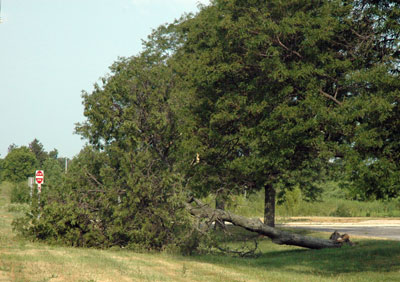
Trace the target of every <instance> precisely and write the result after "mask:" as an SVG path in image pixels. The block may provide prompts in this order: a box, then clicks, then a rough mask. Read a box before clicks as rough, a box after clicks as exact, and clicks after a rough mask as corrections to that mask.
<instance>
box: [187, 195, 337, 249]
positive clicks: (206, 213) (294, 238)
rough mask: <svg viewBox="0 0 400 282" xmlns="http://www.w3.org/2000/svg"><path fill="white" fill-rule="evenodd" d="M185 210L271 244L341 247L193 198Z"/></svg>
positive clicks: (333, 242)
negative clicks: (243, 230)
mask: <svg viewBox="0 0 400 282" xmlns="http://www.w3.org/2000/svg"><path fill="white" fill-rule="evenodd" d="M193 203H195V205H193ZM186 208H187V210H188V211H189V212H190V213H191V214H192V215H193V216H196V217H200V218H208V219H211V220H224V221H227V222H230V223H232V224H233V225H236V226H240V227H243V228H245V229H247V230H249V231H252V232H257V233H259V234H261V235H264V236H267V237H269V238H271V239H272V242H274V243H276V244H279V245H293V246H299V247H304V248H309V249H323V248H338V247H341V246H342V243H340V242H337V241H333V240H328V239H319V238H314V237H310V236H302V235H299V234H294V233H290V232H285V231H281V230H278V229H276V228H273V227H270V226H268V225H266V224H264V223H262V222H261V220H259V219H251V218H247V217H244V216H240V215H235V214H232V213H230V212H227V211H223V210H219V209H212V208H210V207H209V206H208V205H205V204H203V203H202V202H201V201H199V200H197V199H194V198H192V199H190V201H188V203H186Z"/></svg>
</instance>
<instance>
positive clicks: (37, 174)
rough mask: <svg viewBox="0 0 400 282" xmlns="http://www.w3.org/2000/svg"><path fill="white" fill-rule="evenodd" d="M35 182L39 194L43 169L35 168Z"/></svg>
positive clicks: (42, 179) (42, 181)
mask: <svg viewBox="0 0 400 282" xmlns="http://www.w3.org/2000/svg"><path fill="white" fill-rule="evenodd" d="M35 182H36V184H37V186H38V193H39V194H40V193H41V192H42V184H43V183H44V171H43V170H37V171H36V172H35Z"/></svg>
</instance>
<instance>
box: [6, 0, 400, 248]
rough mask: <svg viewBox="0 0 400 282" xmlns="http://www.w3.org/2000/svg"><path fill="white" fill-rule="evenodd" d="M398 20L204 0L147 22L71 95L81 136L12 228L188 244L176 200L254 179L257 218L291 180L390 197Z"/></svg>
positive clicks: (151, 244) (194, 234) (394, 175)
mask: <svg viewBox="0 0 400 282" xmlns="http://www.w3.org/2000/svg"><path fill="white" fill-rule="evenodd" d="M399 18H400V4H399V3H398V1H386V0H385V1H373V0H351V1H344V0H340V1H339V0H333V1H332V0H330V1H325V0H323V1H305V0H290V1H278V0H272V1H260V0H252V1H242V0H224V1H222V0H214V1H211V4H210V5H209V6H203V7H201V9H200V12H199V13H198V14H195V15H191V14H189V15H185V16H183V17H182V18H181V19H179V20H176V21H175V22H174V23H172V24H167V25H163V26H160V27H159V28H158V29H156V30H154V31H153V33H152V34H151V35H149V37H148V39H147V41H145V42H144V48H143V51H142V52H141V53H139V54H138V55H135V56H132V57H129V58H121V59H119V60H118V61H117V62H115V63H114V64H113V65H112V66H111V67H110V71H111V73H110V74H109V75H108V76H106V77H104V78H102V80H101V82H99V83H96V84H95V86H94V90H93V91H92V92H91V93H87V92H84V94H83V104H84V107H85V109H84V115H85V117H86V121H85V122H83V123H80V124H78V125H77V127H76V132H77V133H78V134H80V135H81V136H82V137H84V138H85V139H86V140H87V141H88V142H89V144H90V145H89V146H87V147H85V148H84V149H83V150H82V151H81V153H80V154H79V155H78V156H77V157H76V158H75V159H74V160H73V161H72V163H71V169H70V171H69V172H68V174H67V175H66V177H65V180H64V181H63V182H62V183H61V184H60V185H59V186H58V187H57V188H56V189H53V190H51V191H50V192H49V194H48V195H47V198H46V199H44V200H43V203H42V204H41V206H39V207H35V209H36V210H34V212H32V213H31V217H27V218H25V221H24V220H20V221H19V222H18V224H16V226H17V227H18V229H19V230H20V231H21V232H23V233H24V234H26V235H30V236H34V237H36V238H39V239H45V240H52V241H57V242H63V243H66V244H71V245H76V246H95V247H109V246H115V245H117V246H124V247H131V248H144V249H157V250H160V249H163V248H165V247H166V246H175V247H177V248H181V249H182V250H183V251H185V252H190V251H191V250H194V249H195V248H196V247H197V245H198V244H199V240H198V238H199V237H201V236H200V233H199V231H197V230H196V228H195V227H194V226H195V224H194V222H193V221H194V220H195V219H194V218H192V217H191V216H190V215H189V214H188V212H187V211H186V210H185V209H184V206H185V202H186V201H187V199H188V198H190V197H204V196H207V195H209V194H213V195H215V196H216V197H217V199H218V200H219V201H220V202H222V203H223V202H224V200H225V199H227V198H229V197H230V196H231V195H234V194H240V193H244V192H246V193H253V192H256V191H260V190H262V189H263V190H264V191H265V214H264V221H265V223H267V224H268V225H269V226H274V218H275V202H276V198H277V197H280V196H282V195H284V193H285V191H287V190H292V189H293V188H294V187H300V188H301V189H302V190H303V191H302V192H303V194H304V195H305V196H306V197H307V199H308V200H313V199H314V198H315V197H316V194H317V193H318V190H317V188H316V187H315V185H314V184H315V183H316V181H321V179H324V178H328V177H329V178H331V177H336V178H337V179H340V180H341V182H342V184H343V186H347V188H348V189H350V191H352V193H353V195H354V198H355V199H361V200H368V199H388V198H392V197H397V196H398V195H399V188H400V181H399V180H400V168H399V161H400V159H399V158H400V155H399V152H400V145H399V144H400V143H399V140H400V134H399V128H400V127H399V120H400V108H399V107H400V106H399V100H400V80H399V56H400V51H399V38H400V25H399ZM24 150H25V151H26V150H27V149H24ZM39 151H40V150H39ZM32 152H33V153H34V152H35V151H34V150H33V149H32ZM32 152H31V153H32ZM21 153H22V149H21ZM28 153H29V152H28V151H26V152H25V154H27V155H28ZM49 154H50V153H49ZM49 154H48V155H49ZM34 155H35V158H32V161H35V160H36V161H40V160H42V157H41V155H40V154H38V153H34ZM31 156H33V155H31ZM2 166H3V167H5V160H4V161H3V164H2ZM3 171H4V168H3ZM39 213H40V214H41V216H40V217H39V219H38V217H37V214H39Z"/></svg>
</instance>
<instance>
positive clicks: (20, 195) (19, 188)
mask: <svg viewBox="0 0 400 282" xmlns="http://www.w3.org/2000/svg"><path fill="white" fill-rule="evenodd" d="M30 189H31V188H30V187H29V186H28V184H27V183H26V181H22V182H18V183H16V184H14V187H13V188H12V189H11V199H10V200H11V203H20V204H23V203H29V202H30Z"/></svg>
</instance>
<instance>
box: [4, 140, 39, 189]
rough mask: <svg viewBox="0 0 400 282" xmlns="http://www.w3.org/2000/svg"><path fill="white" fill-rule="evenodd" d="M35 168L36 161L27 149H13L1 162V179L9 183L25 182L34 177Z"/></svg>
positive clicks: (36, 166)
mask: <svg viewBox="0 0 400 282" xmlns="http://www.w3.org/2000/svg"><path fill="white" fill-rule="evenodd" d="M37 168H38V161H37V159H36V157H35V155H34V154H33V153H32V152H31V151H30V150H29V149H28V148H27V147H24V146H22V147H19V148H15V149H13V150H12V151H11V152H10V153H8V154H7V156H6V157H5V158H4V161H3V162H2V171H1V172H2V179H3V180H6V181H11V182H19V181H25V180H27V179H28V177H33V176H34V174H35V170H36V169H37Z"/></svg>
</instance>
